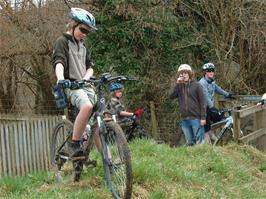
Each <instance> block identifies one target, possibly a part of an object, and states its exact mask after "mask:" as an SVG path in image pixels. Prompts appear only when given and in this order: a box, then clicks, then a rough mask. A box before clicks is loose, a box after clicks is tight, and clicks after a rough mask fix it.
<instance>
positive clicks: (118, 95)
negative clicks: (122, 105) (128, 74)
mask: <svg viewBox="0 0 266 199" xmlns="http://www.w3.org/2000/svg"><path fill="white" fill-rule="evenodd" d="M114 93H115V96H116V97H117V98H121V97H122V95H123V91H122V89H119V90H115V91H114Z"/></svg>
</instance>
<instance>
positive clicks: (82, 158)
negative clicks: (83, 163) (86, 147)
mask: <svg viewBox="0 0 266 199" xmlns="http://www.w3.org/2000/svg"><path fill="white" fill-rule="evenodd" d="M85 159H86V157H85V156H77V157H71V158H70V160H72V161H77V160H85Z"/></svg>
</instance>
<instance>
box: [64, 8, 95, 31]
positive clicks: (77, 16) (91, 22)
mask: <svg viewBox="0 0 266 199" xmlns="http://www.w3.org/2000/svg"><path fill="white" fill-rule="evenodd" d="M69 17H70V18H71V19H73V20H75V21H76V22H78V23H82V24H85V25H87V26H89V27H91V28H93V29H94V30H97V28H96V23H95V18H94V16H93V15H92V14H91V13H89V12H88V11H87V10H84V9H81V8H71V10H70V12H69Z"/></svg>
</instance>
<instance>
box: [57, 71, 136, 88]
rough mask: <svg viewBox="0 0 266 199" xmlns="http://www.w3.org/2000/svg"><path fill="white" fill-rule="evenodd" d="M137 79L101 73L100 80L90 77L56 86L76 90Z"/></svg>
mask: <svg viewBox="0 0 266 199" xmlns="http://www.w3.org/2000/svg"><path fill="white" fill-rule="evenodd" d="M137 80H138V78H135V77H128V76H122V75H119V76H112V74H111V73H103V74H102V75H101V78H100V79H96V78H94V77H91V78H90V79H89V80H75V81H70V80H61V82H59V83H58V84H60V85H61V86H62V87H63V88H70V89H78V88H81V87H83V86H85V85H86V84H92V85H94V86H97V85H102V84H105V83H109V82H112V81H119V82H121V81H137Z"/></svg>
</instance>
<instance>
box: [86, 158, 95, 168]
mask: <svg viewBox="0 0 266 199" xmlns="http://www.w3.org/2000/svg"><path fill="white" fill-rule="evenodd" d="M85 165H86V166H92V167H96V166H97V161H96V160H87V161H86V162H85Z"/></svg>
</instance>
